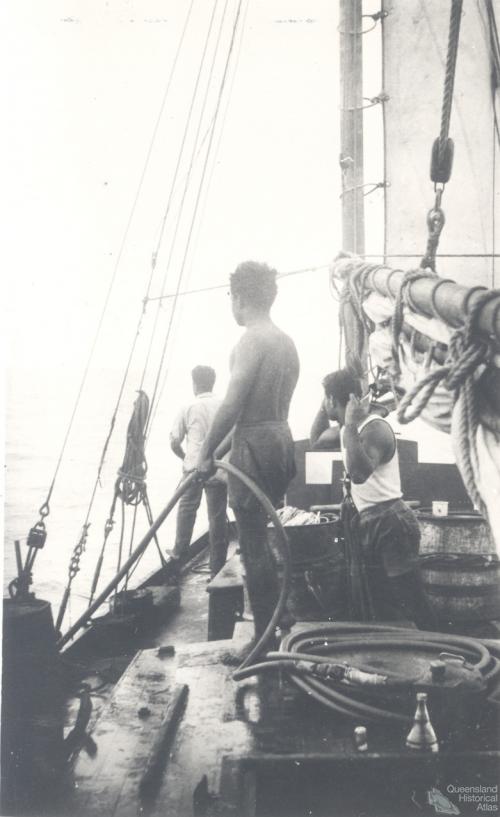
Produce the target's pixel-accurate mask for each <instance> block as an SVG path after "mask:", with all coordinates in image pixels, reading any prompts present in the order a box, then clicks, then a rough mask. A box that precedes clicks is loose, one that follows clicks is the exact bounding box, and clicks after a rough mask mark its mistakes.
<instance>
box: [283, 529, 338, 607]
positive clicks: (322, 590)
mask: <svg viewBox="0 0 500 817" xmlns="http://www.w3.org/2000/svg"><path fill="white" fill-rule="evenodd" d="M285 531H286V534H287V537H288V541H289V544H290V556H291V567H292V583H291V588H290V593H289V595H288V601H287V607H288V611H289V612H290V614H291V615H292V616H293V617H294V618H295V619H296V620H297V621H324V620H327V619H330V620H334V619H342V618H346V616H347V582H346V578H347V574H346V562H345V555H344V543H343V540H342V538H341V535H340V522H339V520H338V519H337V518H335V519H333V520H331V521H328V522H320V523H319V524H317V525H286V526H285ZM267 535H268V543H269V546H270V548H271V551H272V553H273V555H274V557H275V559H276V561H277V564H278V573H281V571H282V556H281V553H280V550H279V544H278V539H277V534H276V530H275V528H274V527H273V526H268V528H267Z"/></svg>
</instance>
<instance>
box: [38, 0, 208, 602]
mask: <svg viewBox="0 0 500 817" xmlns="http://www.w3.org/2000/svg"><path fill="white" fill-rule="evenodd" d="M193 5H194V0H191V3H190V6H189V9H188V12H187V14H186V18H185V20H184V25H183V28H182V32H181V36H180V39H179V43H178V45H177V49H176V53H175V57H174V61H173V63H172V67H171V69H170V75H169V78H168V81H167V85H166V89H165V92H164V95H163V99H162V102H161V105H160V110H159V113H158V116H157V119H156V122H155V125H154V128H153V134H152V136H151V140H150V143H149V147H148V151H147V154H146V160H145V162H144V166H143V169H142V173H141V176H140V179H139V184H138V186H137V189H136V193H135V196H134V200H133V204H132V209H131V211H130V215H129V218H128V221H127V225H126V228H125V232H124V235H123V238H122V241H121V244H120V248H119V251H118V256H117V260H116V262H115V266H114V269H113V274H112V278H111V282H110V285H109V287H108V292H107V295H106V299H105V303H104V307H103V310H102V312H101V316H100V320H99V324H98V328H97V332H96V336H95V339H94V342H93V345H92V348H91V351H90V355H89V358H88V361H87V365H86V368H85V371H84V375H83V378H82V382H81V384H80V390H79V393H78V397H77V401H76V404H75V407H74V409H73V414H72V416H71V419H70V424H69V427H68V431H67V433H66V437H65V440H64V443H63V448H62V450H61V454H60V456H59V461H58V464H57V468H56V472H55V474H54V478H53V480H52V485H51V487H50V491H49V495H48V497H47V500H46V503H45V505H47V503H48V501H49V499H50V496H51V494H52V490H53V487H54V484H55V479H56V476H57V473H58V470H59V466H60V464H61V461H62V457H63V453H64V450H65V447H66V442H67V439H68V437H69V433H70V430H71V427H72V424H73V420H74V416H75V414H76V410H77V407H78V404H79V400H80V396H81V393H82V391H83V388H84V385H85V382H86V379H87V375H88V371H89V368H90V363H91V361H92V358H93V355H94V351H95V348H96V345H97V340H98V337H99V334H100V331H101V328H102V324H103V321H104V317H105V314H106V311H107V307H108V303H109V300H110V296H111V291H112V289H113V285H114V282H115V279H116V276H117V272H118V268H119V265H120V262H121V258H122V255H123V251H124V248H125V244H126V241H127V238H128V234H129V232H130V227H131V224H132V220H133V217H134V215H135V210H136V208H137V203H138V200H139V196H140V193H141V191H142V187H143V184H144V179H145V176H146V172H147V169H148V167H149V162H150V159H151V154H152V150H153V146H154V143H155V140H156V136H157V133H158V128H159V125H160V121H161V119H162V117H163V113H164V110H165V106H166V102H167V99H168V95H169V92H170V87H171V85H172V80H173V77H174V74H175V70H176V67H177V62H178V58H179V55H180V52H181V50H182V46H183V44H184V40H185V35H186V31H187V27H188V24H189V20H190V17H191V11H192V8H193ZM154 267H155V265H154V263H153V264H152V269H151V274H150V277H149V281H148V286H147V290H146V298H145V301H144V302H143V306H142V309H141V312H140V315H139V319H138V322H137V326H136V331H135V335H134V338H133V341H132V345H131V349H130V353H129V357H128V361H127V364H126V366H125V372H124V375H123V378H122V381H121V385H120V388H119V391H118V397H117V401H116V404H115V407H114V410H113V414H112V416H111V421H110V426H109V431H108V434H107V437H106V439H105V441H104V446H103V449H102V453H101V458H100V461H99V465H98V468H97V475H96V479H95V482H94V486H93V489H92V493H91V496H90V500H89V505H88V507H87V512H86V515H85V521H84V523H83V525H82V535H83V533H84V532H85V531H87V530H88V527H89V524H90V523H89V519H90V514H91V512H92V508H93V505H94V500H95V497H96V493H97V488H98V486H99V485H100V480H101V474H102V469H103V467H104V462H105V459H106V454H107V450H108V446H109V443H110V440H111V437H112V435H113V430H114V427H115V423H116V417H117V414H118V409H119V407H120V403H121V399H122V396H123V392H124V390H125V384H126V382H127V378H128V374H129V371H130V367H131V364H132V360H133V356H134V352H135V347H136V344H137V340H138V337H139V334H140V331H141V326H142V321H143V319H144V314H145V302H146V301H147V296H148V295H149V292H150V289H151V285H152V281H153V275H154ZM42 507H43V506H42ZM80 539H81V536H80ZM71 584H72V577H71V576H70V578H69V581H68V585H67V587H66V590H65V597H68V598H69V593H70V589H71ZM64 611H65V605H64V603H63V605H61V610H60V616H61V614H62V616H63V615H64Z"/></svg>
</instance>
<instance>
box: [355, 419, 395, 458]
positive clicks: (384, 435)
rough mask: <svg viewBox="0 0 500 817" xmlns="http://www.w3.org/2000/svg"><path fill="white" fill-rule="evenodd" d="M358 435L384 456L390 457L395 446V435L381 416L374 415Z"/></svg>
mask: <svg viewBox="0 0 500 817" xmlns="http://www.w3.org/2000/svg"><path fill="white" fill-rule="evenodd" d="M360 437H361V439H362V440H363V442H364V443H365V445H368V446H370V447H373V448H377V449H378V450H379V451H380V453H381V454H383V455H384V458H386V457H389V458H390V457H392V455H393V453H394V448H395V446H396V437H395V435H394V431H393V429H392V428H391V426H390V424H389V423H388V422H387V421H386V420H384V419H383V418H382V417H375V418H374V419H373V420H371V422H369V423H367V424H366V426H365V427H364V428H363V429H361V432H360Z"/></svg>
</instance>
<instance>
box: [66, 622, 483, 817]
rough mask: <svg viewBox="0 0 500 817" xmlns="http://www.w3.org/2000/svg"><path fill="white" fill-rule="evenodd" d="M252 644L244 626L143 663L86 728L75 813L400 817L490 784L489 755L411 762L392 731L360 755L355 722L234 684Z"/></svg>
mask: <svg viewBox="0 0 500 817" xmlns="http://www.w3.org/2000/svg"><path fill="white" fill-rule="evenodd" d="M298 626H300V625H298ZM306 626H310V624H307V625H306ZM251 635H252V625H251V624H249V623H246V622H243V623H240V624H237V626H236V630H235V637H234V638H233V639H232V640H231V641H228V640H223V641H211V642H198V643H193V644H187V645H186V644H185V645H183V646H179V645H177V646H176V647H175V652H174V651H173V650H172V649H165V648H159V649H157V648H155V649H153V650H144V651H142V652H141V653H139V654H138V656H137V657H136V659H135V660H134V662H133V663H132V664H131V666H130V667H129V670H128V671H127V672H126V674H125V675H124V676H123V678H122V679H121V681H120V683H119V684H118V686H117V688H116V690H115V694H114V695H113V698H112V700H111V701H110V702H109V704H108V707H107V708H106V710H105V712H104V713H103V715H102V716H101V718H100V721H99V723H98V725H97V727H96V729H95V730H94V733H93V738H94V741H95V743H96V745H97V747H98V751H97V754H96V755H95V757H94V758H89V757H87V756H84V755H83V754H81V756H80V758H79V759H78V762H77V764H76V766H75V784H76V785H77V788H75V790H74V803H72V804H71V805H72V811H71V813H75V814H77V815H80V817H83V815H85V817H94V815H100V817H111V815H113V816H114V815H116V817H129V815H132V814H134V815H137V814H141V813H146V814H149V815H151V817H164V815H175V817H193V815H195V816H196V817H198V816H200V817H201V815H207V817H208V816H209V815H212V816H213V817H215V815H218V816H220V815H223V817H229V815H232V817H256V815H258V817H281V815H283V817H298V816H299V815H300V817H302V815H310V814H313V815H314V817H328V815H330V817H331V815H338V817H349V816H350V815H351V814H352V815H359V814H360V813H362V812H363V811H365V813H367V814H370V817H372V816H373V817H374V815H379V814H380V817H382V815H383V817H392V816H393V817H401V815H406V814H409V813H410V811H411V808H410V807H411V798H412V796H413V797H416V798H417V800H418V798H419V797H422V796H424V793H425V791H426V790H428V789H429V788H430V787H431V786H435V785H437V781H438V782H439V785H440V786H441V790H442V791H444V789H443V786H445V785H447V783H458V784H460V785H478V783H482V784H483V785H494V784H496V783H497V782H498V768H499V754H498V752H497V751H493V750H491V749H485V748H484V747H483V748H477V749H476V750H473V749H472V748H470V749H468V750H467V751H458V752H457V751H456V752H443V753H442V754H440V755H430V756H429V755H419V754H418V753H417V754H415V753H414V752H412V751H411V750H409V749H406V747H405V744H404V739H405V735H404V734H402V733H401V734H400V733H399V731H398V730H396V731H392V732H391V731H388V730H387V729H381V728H377V727H376V726H373V727H370V726H368V734H369V751H368V752H366V753H360V752H359V751H357V749H356V747H355V744H354V741H353V727H354V726H355V724H354V723H353V722H352V721H348V720H346V719H342V718H340V717H339V716H336V715H335V713H333V712H330V711H329V710H327V709H324V708H323V707H322V706H320V705H319V704H317V703H316V702H315V701H311V700H309V699H308V698H307V696H305V695H303V694H302V693H299V691H298V690H296V689H295V687H293V686H291V685H290V684H289V682H288V681H287V680H285V679H283V678H281V679H280V678H279V677H278V676H277V675H275V674H273V675H271V674H268V675H266V676H261V677H260V678H258V679H256V678H250V679H248V680H246V681H244V682H242V683H240V684H237V683H235V682H234V681H233V680H232V672H233V670H234V660H233V666H231V665H230V662H231V658H233V659H234V655H235V651H237V650H240V649H241V648H242V647H244V646H245V645H248V643H249V639H250V638H251ZM403 731H405V730H403ZM473 741H474V737H473V736H471V741H470V743H471V746H472V744H473ZM389 776H390V779H391V784H390V785H388V777H389ZM145 780H146V782H145ZM368 802H369V807H368V808H367V803H368ZM415 810H416V811H417V807H416V806H415ZM460 811H461V814H469V813H470V814H472V813H476V805H474V807H473V808H472V809H471V810H470V811H468V810H467V807H465V808H464V807H463V804H461V805H460Z"/></svg>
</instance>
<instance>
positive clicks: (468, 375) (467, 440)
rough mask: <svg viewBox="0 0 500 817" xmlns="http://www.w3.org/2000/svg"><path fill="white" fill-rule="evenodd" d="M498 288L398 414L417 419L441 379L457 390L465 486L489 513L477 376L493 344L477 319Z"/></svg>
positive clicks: (477, 306)
mask: <svg viewBox="0 0 500 817" xmlns="http://www.w3.org/2000/svg"><path fill="white" fill-rule="evenodd" d="M497 296H498V292H497V291H495V290H491V291H488V292H484V293H482V294H480V295H478V297H477V299H476V301H475V302H474V304H473V305H472V307H471V308H470V311H469V313H468V315H467V320H466V323H465V326H464V327H463V328H462V329H458V330H457V331H455V332H454V333H453V335H452V336H451V338H450V343H449V346H448V355H447V359H446V361H445V365H444V366H442V367H441V368H439V369H436V370H435V371H432V372H429V374H427V375H426V376H425V377H423V378H422V380H420V381H419V382H418V383H416V384H415V385H414V386H413V388H412V389H410V390H409V391H408V392H407V393H406V394H405V396H404V397H403V399H402V400H401V403H400V404H399V407H398V410H397V417H398V420H399V422H400V423H402V424H406V423H410V422H411V421H412V420H415V419H416V418H417V417H418V416H419V415H420V414H421V413H422V411H423V409H424V408H425V406H426V405H427V403H428V402H429V400H430V398H431V397H432V395H433V394H434V392H435V390H436V388H437V386H438V384H439V383H443V384H444V386H445V387H446V388H447V389H448V390H449V391H452V392H454V393H455V403H457V402H458V412H459V413H458V420H457V437H458V446H457V447H458V451H459V452H460V462H459V467H460V471H461V474H462V478H463V480H464V484H465V487H466V489H467V491H468V493H469V495H470V497H471V499H472V501H473V502H474V504H475V505H476V506H477V507H478V508H479V510H480V511H481V513H482V514H483V515H485V516H486V517H487V509H486V506H485V504H484V502H483V500H482V498H481V495H480V493H479V490H478V488H477V485H476V479H475V472H474V465H475V464H476V463H477V453H476V433H477V428H478V424H479V416H478V408H477V397H476V390H475V383H474V379H475V378H474V376H475V374H476V373H477V371H478V368H479V367H481V366H482V365H483V364H485V363H487V362H488V358H489V355H490V345H489V344H488V342H487V341H485V340H481V339H480V338H479V337H478V335H477V333H476V329H477V321H478V318H479V315H480V314H481V310H482V309H483V307H484V306H485V304H487V303H488V302H489V301H490V300H492V299H493V298H496V297H497Z"/></svg>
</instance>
